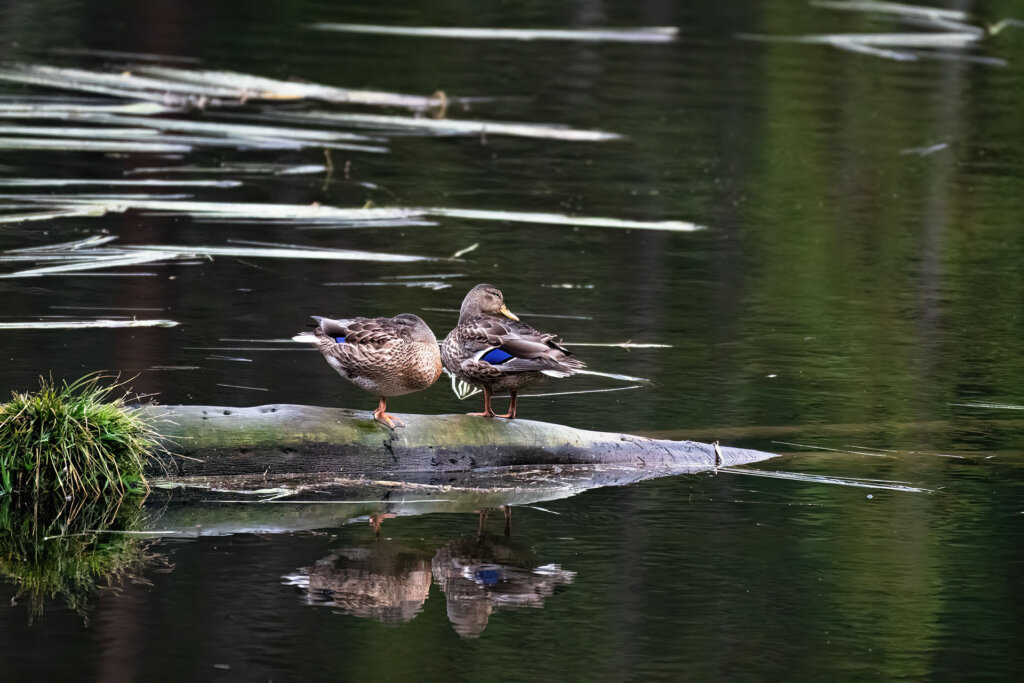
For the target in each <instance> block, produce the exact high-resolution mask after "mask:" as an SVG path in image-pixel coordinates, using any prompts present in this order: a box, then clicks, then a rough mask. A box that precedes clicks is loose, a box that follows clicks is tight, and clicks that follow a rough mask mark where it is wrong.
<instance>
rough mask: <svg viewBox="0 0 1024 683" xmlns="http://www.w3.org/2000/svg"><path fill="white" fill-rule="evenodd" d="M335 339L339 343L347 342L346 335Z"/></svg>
mask: <svg viewBox="0 0 1024 683" xmlns="http://www.w3.org/2000/svg"><path fill="white" fill-rule="evenodd" d="M334 341H336V342H338V343H339V344H344V343H345V338H344V337H335V338H334Z"/></svg>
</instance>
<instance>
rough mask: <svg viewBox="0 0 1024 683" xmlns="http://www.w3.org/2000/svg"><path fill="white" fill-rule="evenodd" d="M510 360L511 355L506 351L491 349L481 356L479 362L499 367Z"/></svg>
mask: <svg viewBox="0 0 1024 683" xmlns="http://www.w3.org/2000/svg"><path fill="white" fill-rule="evenodd" d="M510 358H512V354H511V353H509V352H507V351H502V350H501V349H491V350H490V351H488V352H487V353H485V354H484V355H483V356H481V357H480V360H482V361H484V362H485V363H490V364H491V365H501V364H502V363H504V362H505V361H507V360H508V359H510Z"/></svg>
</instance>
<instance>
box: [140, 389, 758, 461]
mask: <svg viewBox="0 0 1024 683" xmlns="http://www.w3.org/2000/svg"><path fill="white" fill-rule="evenodd" d="M140 410H141V411H144V412H145V413H146V414H148V415H149V416H150V417H152V418H154V422H153V424H154V426H155V427H156V429H157V430H158V431H159V432H160V433H161V434H163V435H164V437H165V440H164V446H165V447H166V448H167V449H168V450H169V451H170V452H171V453H173V454H176V455H181V456H186V457H184V458H182V457H176V458H174V465H173V468H172V471H171V472H170V473H169V474H171V475H172V476H180V477H193V476H238V475H253V474H267V475H274V476H280V475H291V474H295V475H304V474H334V475H357V476H377V475H381V474H385V473H424V474H427V475H429V474H443V473H449V472H466V471H471V470H479V469H481V468H491V467H510V466H523V465H625V466H631V467H637V468H643V469H650V470H655V471H659V472H661V473H663V474H673V473H684V472H699V471H703V470H711V469H714V468H715V467H716V466H725V467H729V466H735V465H743V464H747V463H752V462H757V461H761V460H765V459H767V458H771V457H774V456H773V454H771V453H765V452H762V451H754V450H748V449H741V448H730V447H726V446H721V447H718V448H717V449H716V447H715V446H714V445H713V444H706V443H699V442H695V441H668V440H664V439H649V438H646V437H642V436H632V435H629V434H616V433H612V432H595V431H589V430H583V429H574V428H572V427H567V426H564V425H557V424H550V423H546V422H537V421H534V420H521V419H517V420H504V419H487V418H480V417H469V416H466V415H406V414H402V415H399V416H398V417H399V418H400V419H401V420H402V421H403V422H404V423H405V427H402V428H399V429H396V430H390V429H388V428H387V427H385V426H383V425H381V424H380V423H378V422H376V421H375V420H374V419H373V416H372V414H371V413H370V412H367V411H356V410H346V409H341V408H325V407H316V406H302V405H290V404H279V405H265V406H257V407H252V408H234V407H218V406H143V407H141V408H140Z"/></svg>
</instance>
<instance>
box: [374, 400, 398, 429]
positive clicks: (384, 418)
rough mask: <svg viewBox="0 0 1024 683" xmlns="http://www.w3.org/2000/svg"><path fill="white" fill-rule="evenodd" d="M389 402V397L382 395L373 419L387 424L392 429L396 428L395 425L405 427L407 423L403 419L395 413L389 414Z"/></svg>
mask: <svg viewBox="0 0 1024 683" xmlns="http://www.w3.org/2000/svg"><path fill="white" fill-rule="evenodd" d="M387 404H388V399H387V398H386V397H384V396H381V397H380V403H378V404H377V410H375V411H373V419H374V420H376V421H377V422H380V423H382V424H385V425H387V426H388V427H390V428H391V429H394V428H395V427H404V426H405V425H404V424H403V423H402V421H401V420H399V419H398V418H397V417H395V416H394V415H388V414H387V412H386V411H387V407H388V405H387Z"/></svg>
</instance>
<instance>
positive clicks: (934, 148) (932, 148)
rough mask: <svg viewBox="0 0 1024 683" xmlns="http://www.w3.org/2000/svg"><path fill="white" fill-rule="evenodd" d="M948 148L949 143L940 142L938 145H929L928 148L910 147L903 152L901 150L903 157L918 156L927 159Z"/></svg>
mask: <svg viewBox="0 0 1024 683" xmlns="http://www.w3.org/2000/svg"><path fill="white" fill-rule="evenodd" d="M948 148H949V143H948V142H940V143H939V144H937V145H929V146H928V147H910V148H908V149H903V150H900V154H902V155H907V154H916V155H917V156H920V157H926V156H928V155H929V154H935V153H936V152H941V151H942V150H944V149H948Z"/></svg>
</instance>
